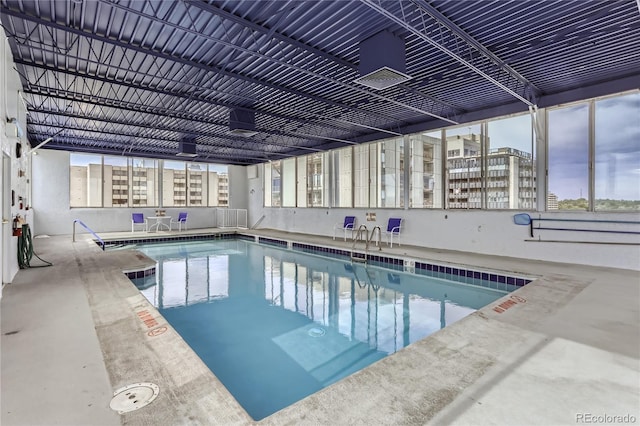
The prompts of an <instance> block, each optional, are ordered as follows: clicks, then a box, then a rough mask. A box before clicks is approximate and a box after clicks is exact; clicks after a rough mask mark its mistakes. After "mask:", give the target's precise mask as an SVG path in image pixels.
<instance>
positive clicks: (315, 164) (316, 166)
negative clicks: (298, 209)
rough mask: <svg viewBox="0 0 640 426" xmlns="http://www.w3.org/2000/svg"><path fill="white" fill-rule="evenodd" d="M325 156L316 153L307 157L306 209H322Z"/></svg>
mask: <svg viewBox="0 0 640 426" xmlns="http://www.w3.org/2000/svg"><path fill="white" fill-rule="evenodd" d="M324 157H325V154H323V153H317V154H311V155H308V156H307V168H306V175H307V179H306V184H307V191H306V198H307V202H306V205H307V206H308V207H323V206H324V205H325V203H324V200H325V199H326V197H325V185H324V181H325V177H326V176H325V167H324V165H325V161H324Z"/></svg>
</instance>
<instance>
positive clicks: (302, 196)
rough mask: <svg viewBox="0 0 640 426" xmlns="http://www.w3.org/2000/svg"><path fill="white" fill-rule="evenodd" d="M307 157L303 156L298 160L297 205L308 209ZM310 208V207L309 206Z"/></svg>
mask: <svg viewBox="0 0 640 426" xmlns="http://www.w3.org/2000/svg"><path fill="white" fill-rule="evenodd" d="M307 158H308V157H307V156H306V155H303V156H302V157H298V159H297V162H298V164H297V173H298V177H297V180H296V187H297V191H298V194H297V205H298V207H308V204H307V202H308V200H307V185H308V183H307ZM309 207H310V206H309Z"/></svg>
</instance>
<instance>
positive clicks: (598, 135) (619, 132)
mask: <svg viewBox="0 0 640 426" xmlns="http://www.w3.org/2000/svg"><path fill="white" fill-rule="evenodd" d="M594 114H595V206H594V209H595V210H617V211H619V210H636V211H637V210H640V145H639V143H638V142H639V141H640V93H633V94H629V95H624V96H618V97H614V98H608V99H602V100H598V101H596V102H595V111H594Z"/></svg>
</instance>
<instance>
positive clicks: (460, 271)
mask: <svg viewBox="0 0 640 426" xmlns="http://www.w3.org/2000/svg"><path fill="white" fill-rule="evenodd" d="M234 239H238V240H244V241H252V242H257V243H259V244H264V245H270V246H275V247H279V248H284V249H287V248H290V249H291V250H294V251H300V252H303V253H308V254H314V255H321V256H325V257H331V258H337V259H341V260H351V257H352V255H353V257H357V258H360V259H362V258H363V257H364V256H365V253H364V252H360V251H353V252H352V251H351V250H345V249H340V248H334V247H327V246H320V245H317V244H309V243H299V242H289V241H287V240H280V239H277V238H269V237H261V236H255V235H246V234H241V233H235V232H233V233H219V234H206V235H184V236H172V237H160V238H158V237H155V238H136V239H126V240H124V239H123V240H110V241H106V243H107V248H108V247H112V246H114V245H129V244H144V243H158V242H171V241H207V240H211V241H216V240H234ZM96 244H99V242H98V241H96ZM410 263H411V262H405V259H402V258H396V257H391V256H381V255H376V254H371V253H369V254H368V255H367V264H369V265H373V266H380V267H383V268H387V269H392V270H398V271H408V272H414V273H416V274H419V275H426V276H431V277H435V278H444V279H449V280H453V281H457V282H460V283H464V284H472V285H480V286H483V287H488V288H494V289H498V290H507V291H508V290H509V289H511V290H512V289H515V288H518V287H522V286H525V285H527V284H528V283H530V282H531V281H533V279H532V278H531V277H524V276H513V275H505V274H501V273H497V272H488V271H481V270H476V269H473V268H462V267H460V266H459V265H456V266H452V265H443V264H438V263H428V262H425V261H415V263H414V264H410ZM152 269H153V272H149V269H145V270H143V271H127V272H125V274H126V275H127V277H129V278H144V277H145V276H148V275H151V274H155V267H154V268H152ZM145 274H148V275H145Z"/></svg>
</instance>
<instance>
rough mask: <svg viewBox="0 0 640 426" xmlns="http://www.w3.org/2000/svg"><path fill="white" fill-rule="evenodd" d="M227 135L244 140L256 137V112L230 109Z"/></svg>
mask: <svg viewBox="0 0 640 426" xmlns="http://www.w3.org/2000/svg"><path fill="white" fill-rule="evenodd" d="M229 134H230V135H234V136H242V137H245V138H248V137H251V136H255V135H257V134H258V132H257V131H256V112H255V111H249V110H243V109H232V110H231V111H230V112H229Z"/></svg>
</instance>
